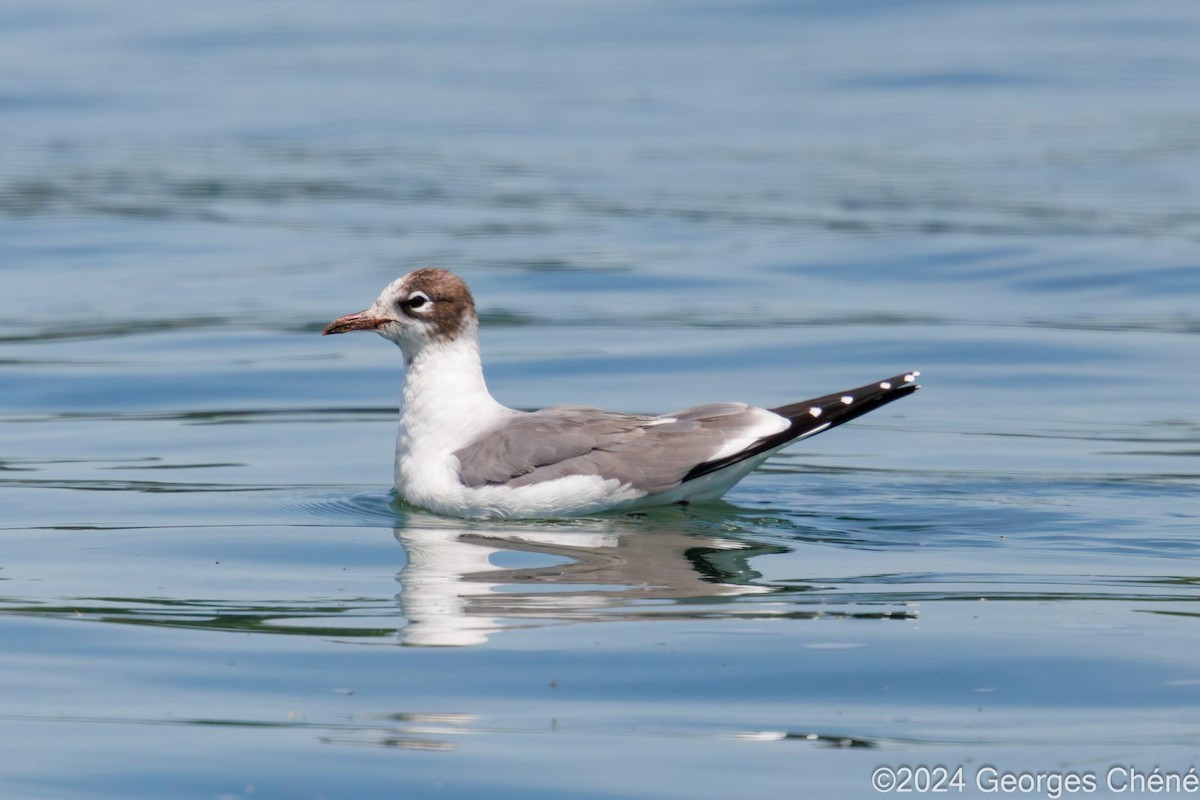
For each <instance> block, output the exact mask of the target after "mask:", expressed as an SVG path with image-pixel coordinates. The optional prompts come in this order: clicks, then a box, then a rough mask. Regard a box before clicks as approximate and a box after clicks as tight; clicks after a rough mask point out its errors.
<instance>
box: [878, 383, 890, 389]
mask: <svg viewBox="0 0 1200 800" xmlns="http://www.w3.org/2000/svg"><path fill="white" fill-rule="evenodd" d="M879 388H880V389H890V388H892V385H891V384H890V383H888V382H887V381H884V382H883V383H881V384H879Z"/></svg>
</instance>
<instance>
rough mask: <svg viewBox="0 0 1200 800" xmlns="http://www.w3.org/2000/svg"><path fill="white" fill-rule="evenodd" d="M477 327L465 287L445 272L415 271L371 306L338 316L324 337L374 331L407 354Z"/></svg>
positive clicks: (473, 303) (431, 269)
mask: <svg viewBox="0 0 1200 800" xmlns="http://www.w3.org/2000/svg"><path fill="white" fill-rule="evenodd" d="M476 324H477V319H476V316H475V301H474V300H473V299H472V297H471V290H470V289H468V288H467V283H466V281H464V280H463V279H462V278H460V277H458V276H457V275H455V274H454V273H453V272H448V271H447V270H444V269H433V268H428V267H426V268H423V269H418V270H414V271H413V272H410V273H408V274H407V275H405V276H404V277H402V278H397V279H396V280H394V281H392V282H391V283H390V284H389V285H388V287H387V288H386V289H384V290H383V292H382V293H381V294H380V295H379V297H378V298H376V300H375V302H374V303H372V304H371V307H370V308H367V309H365V310H363V311H359V312H357V313H355V314H347V315H345V316H344V317H338V318H337V319H335V320H334V321H333V322H331V323H329V324H328V325H327V326H325V330H324V331H323V333H322V335H325V336H328V335H329V334H331V333H346V332H348V331H375V332H376V333H378V334H379V335H380V336H382V337H383V338H385V339H387V340H389V341H391V342H394V343H395V344H397V345H399V346H400V349H402V350H403V351H404V352H405V354H406V355H413V354H415V353H417V352H419V351H420V350H421V349H422V348H424V347H425V346H426V345H429V344H432V343H434V342H448V341H452V340H454V339H456V338H458V337H459V336H460V335H462V334H463V333H464V332H466V331H467V330H468V329H473V328H474V326H475V325H476Z"/></svg>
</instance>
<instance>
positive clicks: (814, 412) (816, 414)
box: [808, 406, 821, 417]
mask: <svg viewBox="0 0 1200 800" xmlns="http://www.w3.org/2000/svg"><path fill="white" fill-rule="evenodd" d="M808 413H810V414H812V415H813V416H814V417H819V416H821V407H820V406H813V407H812V408H810V409H809V410H808Z"/></svg>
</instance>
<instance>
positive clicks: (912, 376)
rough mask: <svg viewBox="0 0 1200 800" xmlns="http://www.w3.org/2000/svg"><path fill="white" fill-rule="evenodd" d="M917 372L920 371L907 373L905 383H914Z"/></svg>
mask: <svg viewBox="0 0 1200 800" xmlns="http://www.w3.org/2000/svg"><path fill="white" fill-rule="evenodd" d="M917 374H918V373H916V372H910V373H908V374H907V375H905V376H904V382H905V383H912V382H913V381H914V380H916V379H917Z"/></svg>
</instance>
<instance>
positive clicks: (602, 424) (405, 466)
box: [323, 267, 920, 519]
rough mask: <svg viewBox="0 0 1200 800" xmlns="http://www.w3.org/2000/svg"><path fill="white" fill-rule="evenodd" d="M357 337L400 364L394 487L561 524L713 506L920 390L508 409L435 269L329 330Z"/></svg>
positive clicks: (461, 513) (497, 514) (487, 511)
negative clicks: (765, 468)
mask: <svg viewBox="0 0 1200 800" xmlns="http://www.w3.org/2000/svg"><path fill="white" fill-rule="evenodd" d="M360 330H368V331H375V332H376V333H377V334H379V335H380V336H382V337H383V338H385V339H387V340H388V341H390V342H393V343H394V344H396V345H397V346H399V348H400V350H401V352H402V353H403V355H404V364H405V374H404V390H403V396H402V400H401V408H400V432H399V434H398V436H397V437H396V463H395V485H396V491H397V492H398V493H399V494H400V495H401V496H402V497H403V498H404V499H405V500H406V501H408V502H409V503H411V504H412V505H415V506H419V507H422V508H425V509H428V510H430V511H433V512H435V513H438V514H444V515H449V516H456V517H468V518H517V519H539V518H555V517H569V516H579V515H588V514H595V513H599V512H605V511H632V510H638V509H642V508H648V507H652V506H659V505H667V504H672V503H684V502H699V501H703V500H713V499H716V498H718V497H720V496H721V495H722V494H724V493H725V492H726V491H727V490H728V489H729V488H730V487H731V486H733V485H734V484H735V483H737V482H738V481H739V480H741V479H742V478H744V477H745V476H746V475H747V474H749V473H750V472H751V471H752V470H753V469H754V468H755V467H757V466H758V465H759V464H761V463H763V462H764V461H766V460H767V459H768V458H769V457H770V456H771V455H772V454H774V453H775V452H776V451H778V450H780V449H782V448H784V447H787V446H788V445H791V444H794V443H795V442H798V441H800V440H801V439H807V438H808V437H810V436H815V435H816V434H818V433H821V432H822V431H825V430H828V429H830V428H833V427H836V426H838V425H841V424H842V423H845V422H849V421H850V420H852V419H854V418H856V417H859V416H862V415H863V414H866V413H867V412H869V411H874V410H875V409H877V408H879V407H880V406H882V405H884V404H886V403H890V402H892V401H893V400H897V399H899V398H901V397H904V396H905V395H907V394H911V393H912V392H915V391H916V390H917V389H919V388H920V387H919V386H918V385H917V383H916V378H917V376H918V375H919V374H920V373H918V372H909V373H906V374H903V375H899V376H896V377H894V378H889V379H887V380H883V381H877V382H875V383H871V384H867V385H866V386H861V387H859V388H856V389H850V390H847V391H845V392H838V393H835V394H830V395H824V396H822V397H815V398H813V399H811V400H803V401H801V402H798V403H790V404H788V405H784V406H780V407H778V408H772V409H766V408H757V407H755V406H751V405H747V404H746V403H710V404H707V405H701V406H695V407H693V408H686V409H683V410H682V411H675V412H672V413H670V414H662V415H659V416H649V415H642V414H626V413H622V412H618V411H605V410H602V409H599V408H590V407H587V406H574V405H566V406H552V407H550V408H543V409H541V410H539V411H521V410H517V409H512V408H508V407H506V406H504V405H501V404H500V403H499V402H497V401H496V400H495V399H494V398H493V397H492V395H491V392H489V391H488V387H487V384H486V383H485V382H484V378H483V364H482V360H481V358H480V351H479V317H478V316H477V315H476V313H475V301H474V299H473V298H472V297H471V291H470V289H469V288H467V284H466V282H465V281H464V280H463V279H462V278H461V277H459V276H458V275H455V274H454V273H452V272H449V271H447V270H444V269H435V268H428V267H427V268H422V269H418V270H415V271H413V272H410V273H408V274H407V275H404V276H403V277H401V278H398V279H396V280H395V281H393V282H392V283H391V284H389V285H388V287H387V288H386V289H384V290H383V293H382V294H380V295H379V297H378V299H376V300H375V302H374V303H373V304H372V305H371V307H370V308H367V309H366V310H364V311H360V312H357V313H354V314H347V315H345V316H342V317H338V318H337V319H335V320H334V321H333V322H331V323H329V325H328V326H326V328H325V330H324V332H323V335H329V334H334V333H346V332H347V331H360Z"/></svg>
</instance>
